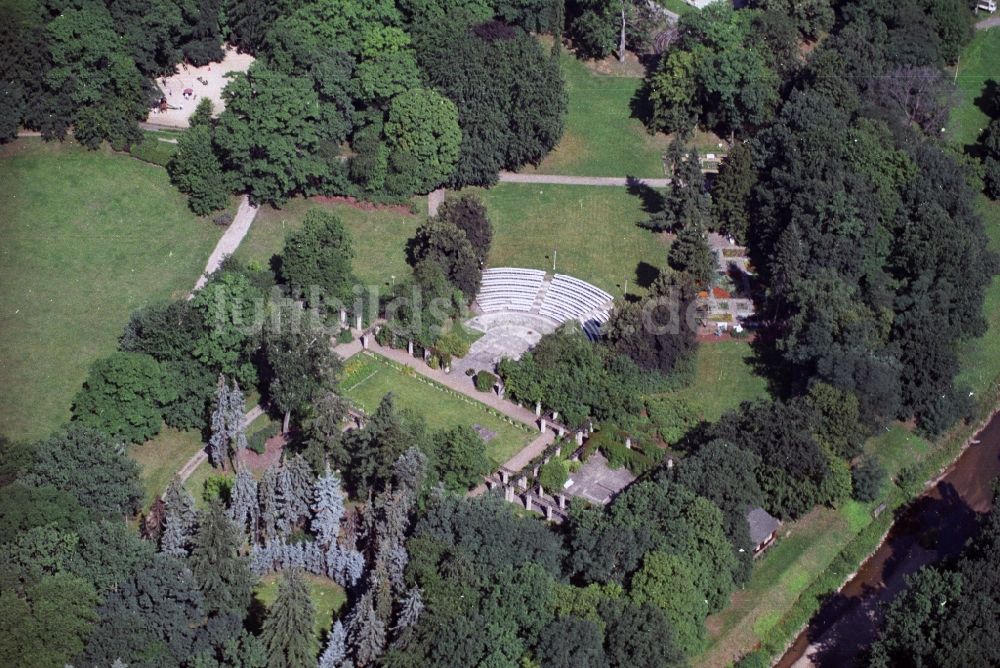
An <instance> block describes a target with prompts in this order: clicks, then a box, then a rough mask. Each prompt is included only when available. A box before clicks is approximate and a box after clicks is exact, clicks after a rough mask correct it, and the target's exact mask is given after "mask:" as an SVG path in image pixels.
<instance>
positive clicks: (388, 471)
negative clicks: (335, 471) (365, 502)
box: [343, 394, 424, 496]
mask: <svg viewBox="0 0 1000 668" xmlns="http://www.w3.org/2000/svg"><path fill="white" fill-rule="evenodd" d="M423 429H424V427H423V423H422V421H417V420H415V419H414V418H413V417H412V416H410V415H407V414H404V413H402V412H400V411H399V410H398V409H397V408H396V404H395V402H394V400H393V397H392V394H387V395H385V396H384V397H383V398H382V401H381V402H380V403H379V405H378V408H377V409H375V412H374V413H372V415H371V419H370V420H368V423H367V424H366V425H365V427H364V429H359V430H355V431H352V432H350V433H349V434H347V435H346V436H345V438H344V447H345V449H346V451H347V455H348V457H349V466H346V467H343V468H344V473H345V476H346V481H347V484H348V487H350V488H351V489H352V490H353V491H354V492H355V494H356V495H357V496H364V495H365V494H366V493H367V492H368V490H369V489H372V490H375V491H377V490H379V489H381V488H382V486H383V485H384V484H385V483H386V482H387V481H389V480H390V479H391V477H392V468H393V464H395V462H396V460H397V459H398V458H399V456H400V455H402V454H403V453H404V452H405V451H406V450H407V449H408V448H409V447H410V446H411V445H412V444H413V443H414V441H415V440H417V433H415V432H422V431H423Z"/></svg>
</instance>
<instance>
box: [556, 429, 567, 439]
mask: <svg viewBox="0 0 1000 668" xmlns="http://www.w3.org/2000/svg"><path fill="white" fill-rule="evenodd" d="M558 429H559V438H562V437H563V436H565V435H566V430H565V429H563V428H562V427H559V428H558Z"/></svg>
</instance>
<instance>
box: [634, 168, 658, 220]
mask: <svg viewBox="0 0 1000 668" xmlns="http://www.w3.org/2000/svg"><path fill="white" fill-rule="evenodd" d="M625 189H626V191H627V192H628V194H629V195H632V196H633V197H638V198H639V201H640V202H641V203H642V210H643V211H645V212H646V213H650V214H652V213H656V212H658V211H662V210H663V206H664V200H663V195H662V194H660V193H659V192H657V190H656V189H655V188H653V187H651V186H648V185H646V184H645V183H643V182H642V181H640V180H639V179H638V178H636V177H634V176H626V177H625Z"/></svg>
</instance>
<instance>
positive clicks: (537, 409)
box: [535, 401, 542, 417]
mask: <svg viewBox="0 0 1000 668" xmlns="http://www.w3.org/2000/svg"><path fill="white" fill-rule="evenodd" d="M535 417H542V402H541V401H536V402H535Z"/></svg>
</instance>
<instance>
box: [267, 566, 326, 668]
mask: <svg viewBox="0 0 1000 668" xmlns="http://www.w3.org/2000/svg"><path fill="white" fill-rule="evenodd" d="M314 614H315V609H314V608H313V604H312V600H310V598H309V589H308V587H307V586H306V582H305V579H304V578H303V577H302V573H301V572H300V571H298V570H286V571H284V572H283V573H282V577H281V581H280V583H279V584H278V597H277V598H276V599H275V601H274V603H273V604H272V605H271V608H270V609H269V610H268V615H267V617H266V618H265V619H264V629H263V631H262V633H261V640H262V642H263V644H264V649H265V651H266V653H267V667H268V668H289V667H291V666H307V665H309V666H311V665H312V664H313V662H314V661H315V649H314V647H313V645H314V642H315V641H314V639H313V631H312V629H313V615H314Z"/></svg>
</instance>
